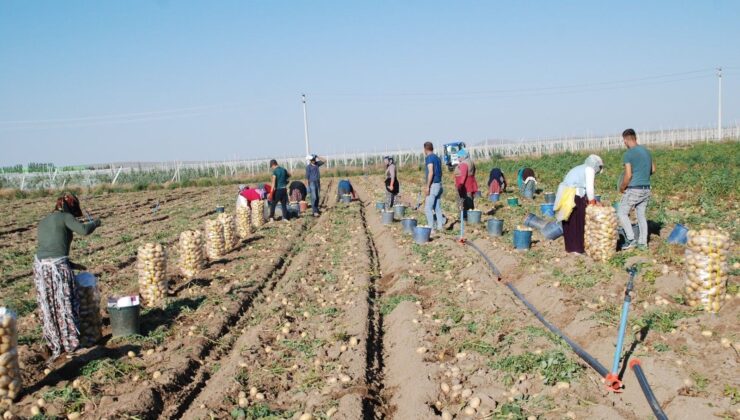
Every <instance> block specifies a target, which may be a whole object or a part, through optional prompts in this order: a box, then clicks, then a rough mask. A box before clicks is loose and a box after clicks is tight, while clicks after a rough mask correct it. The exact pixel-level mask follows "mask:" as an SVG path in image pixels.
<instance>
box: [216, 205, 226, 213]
mask: <svg viewBox="0 0 740 420" xmlns="http://www.w3.org/2000/svg"><path fill="white" fill-rule="evenodd" d="M224 211H226V209H225V208H224V206H216V213H223V212H224Z"/></svg>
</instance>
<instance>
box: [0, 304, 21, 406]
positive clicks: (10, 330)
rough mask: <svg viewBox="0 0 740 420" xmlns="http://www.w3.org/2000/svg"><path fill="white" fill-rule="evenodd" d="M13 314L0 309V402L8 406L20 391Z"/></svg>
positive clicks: (16, 333)
mask: <svg viewBox="0 0 740 420" xmlns="http://www.w3.org/2000/svg"><path fill="white" fill-rule="evenodd" d="M16 323H17V316H16V314H15V312H13V311H11V310H10V309H8V308H0V402H3V403H4V404H8V405H9V404H10V403H11V402H12V401H13V400H15V399H16V397H17V396H18V394H19V393H20V391H21V385H22V380H21V369H20V365H19V364H18V328H17V325H16Z"/></svg>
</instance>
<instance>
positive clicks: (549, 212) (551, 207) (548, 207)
mask: <svg viewBox="0 0 740 420" xmlns="http://www.w3.org/2000/svg"><path fill="white" fill-rule="evenodd" d="M540 212H541V213H542V215H543V216H545V217H555V204H552V203H545V204H540Z"/></svg>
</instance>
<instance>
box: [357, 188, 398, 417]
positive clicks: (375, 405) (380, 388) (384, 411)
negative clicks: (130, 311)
mask: <svg viewBox="0 0 740 420" xmlns="http://www.w3.org/2000/svg"><path fill="white" fill-rule="evenodd" d="M360 218H361V220H362V229H363V231H364V234H365V237H366V239H367V248H368V249H367V254H368V260H369V263H370V279H369V280H370V281H369V284H368V291H367V325H368V330H367V342H366V346H365V347H366V348H365V352H366V360H365V363H366V367H365V383H366V385H367V387H368V392H367V396H366V397H365V398H363V400H362V416H363V418H364V419H384V418H386V417H389V414H391V413H390V411H389V407H388V404H387V402H386V400H385V397H384V394H383V392H384V390H385V382H384V369H385V363H384V361H383V357H384V349H383V315H382V314H381V313H380V298H381V297H382V291H381V290H380V289H379V287H378V280H379V279H380V278H381V276H382V272H381V269H380V261H379V257H378V249H377V248H376V246H375V240H374V239H373V235H372V233H371V232H370V228H369V227H368V221H367V215H366V205H365V203H364V202H363V201H360Z"/></svg>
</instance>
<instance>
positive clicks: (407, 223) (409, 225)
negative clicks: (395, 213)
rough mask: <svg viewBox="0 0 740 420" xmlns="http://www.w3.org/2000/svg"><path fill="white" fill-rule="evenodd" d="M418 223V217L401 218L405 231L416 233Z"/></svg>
mask: <svg viewBox="0 0 740 420" xmlns="http://www.w3.org/2000/svg"><path fill="white" fill-rule="evenodd" d="M417 224H418V222H417V221H416V219H411V218H407V219H401V226H403V231H404V232H406V233H408V234H411V235H413V234H414V228H416V225H417Z"/></svg>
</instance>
